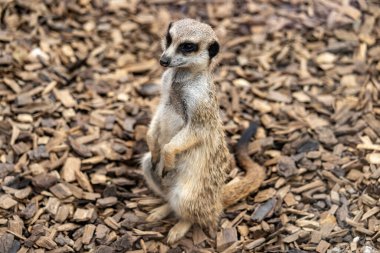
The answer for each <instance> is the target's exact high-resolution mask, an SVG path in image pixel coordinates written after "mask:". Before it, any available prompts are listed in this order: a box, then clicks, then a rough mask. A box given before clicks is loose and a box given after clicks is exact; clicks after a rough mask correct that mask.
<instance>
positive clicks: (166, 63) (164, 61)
mask: <svg viewBox="0 0 380 253" xmlns="http://www.w3.org/2000/svg"><path fill="white" fill-rule="evenodd" d="M160 64H161V66H164V67H167V66H169V64H170V58H168V57H161V59H160Z"/></svg>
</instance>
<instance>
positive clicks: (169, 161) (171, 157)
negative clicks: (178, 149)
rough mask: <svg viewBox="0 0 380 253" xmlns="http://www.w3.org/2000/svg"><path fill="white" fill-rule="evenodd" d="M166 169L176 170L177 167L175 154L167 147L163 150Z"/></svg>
mask: <svg viewBox="0 0 380 253" xmlns="http://www.w3.org/2000/svg"><path fill="white" fill-rule="evenodd" d="M163 156H164V167H165V169H166V170H171V169H174V166H175V154H174V153H173V152H172V151H171V150H170V148H169V147H168V146H167V145H166V146H164V149H163Z"/></svg>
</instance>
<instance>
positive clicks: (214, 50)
mask: <svg viewBox="0 0 380 253" xmlns="http://www.w3.org/2000/svg"><path fill="white" fill-rule="evenodd" d="M218 53H219V43H218V42H216V41H214V42H213V43H211V45H210V46H209V47H208V55H209V56H210V59H212V58H213V57H214V56H215V55H217V54H218Z"/></svg>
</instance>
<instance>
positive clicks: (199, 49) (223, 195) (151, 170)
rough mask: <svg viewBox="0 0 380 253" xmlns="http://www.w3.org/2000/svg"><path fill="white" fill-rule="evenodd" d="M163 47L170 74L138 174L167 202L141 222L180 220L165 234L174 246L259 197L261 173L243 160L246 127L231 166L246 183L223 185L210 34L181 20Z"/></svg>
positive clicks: (223, 151)
mask: <svg viewBox="0 0 380 253" xmlns="http://www.w3.org/2000/svg"><path fill="white" fill-rule="evenodd" d="M162 44H163V50H164V52H163V54H162V56H161V59H160V64H161V65H162V66H164V67H167V68H168V69H167V70H166V71H165V72H164V74H163V76H162V89H161V99H160V103H159V105H158V108H157V111H156V113H155V114H154V116H153V118H152V121H151V123H150V126H149V130H148V132H147V143H148V147H149V151H150V152H148V153H147V154H145V155H144V157H143V159H142V169H143V173H144V177H145V180H146V182H147V184H148V186H149V187H150V188H151V189H152V190H153V191H154V192H155V193H156V194H158V195H160V196H161V197H162V198H164V199H165V200H166V204H164V205H162V206H160V207H158V208H155V209H153V210H152V211H151V213H150V215H149V216H148V217H147V219H146V220H147V221H149V222H153V221H158V220H161V219H163V218H165V217H166V216H168V215H169V214H170V213H171V212H172V211H173V212H174V213H175V214H176V215H177V216H178V217H179V221H178V223H177V224H176V225H174V227H173V228H171V230H170V231H169V234H168V243H170V244H172V243H174V242H176V241H177V240H179V239H180V238H182V237H183V236H184V235H185V234H186V233H187V231H188V230H189V229H190V228H191V226H192V225H193V224H195V223H196V224H199V225H201V226H203V227H211V228H215V227H216V226H217V223H218V220H219V217H220V216H221V214H222V212H223V208H224V207H226V206H229V205H231V204H233V203H235V202H237V201H238V200H240V199H242V198H244V197H246V196H248V195H249V194H250V193H251V192H253V191H255V190H257V189H258V188H259V187H260V185H261V183H262V181H263V180H264V178H265V172H264V170H263V168H262V167H260V166H259V165H258V164H256V163H254V162H253V161H252V160H251V159H250V157H249V155H248V152H247V145H248V142H249V140H250V138H251V137H252V135H254V133H255V132H256V125H251V126H250V127H249V128H248V130H247V131H246V132H245V133H244V134H243V135H242V138H241V139H240V141H239V142H238V145H237V161H238V162H239V164H240V165H241V166H242V167H243V168H244V169H245V170H246V175H245V177H243V178H238V179H235V180H233V181H231V182H230V183H228V184H226V182H225V181H226V178H227V173H228V171H229V169H230V167H231V161H232V157H231V155H230V153H229V151H228V148H227V145H226V141H225V136H224V131H223V126H222V121H221V118H220V116H219V106H218V103H217V99H216V88H215V85H214V83H213V80H212V66H211V65H212V63H213V60H214V57H215V56H216V55H217V54H218V52H219V43H218V40H217V37H216V34H215V32H214V31H213V29H212V28H211V27H210V26H209V25H207V24H204V23H201V22H198V21H196V20H192V19H182V20H179V21H176V22H174V23H170V25H169V27H168V30H167V34H166V37H165V38H164V39H163V43H162Z"/></svg>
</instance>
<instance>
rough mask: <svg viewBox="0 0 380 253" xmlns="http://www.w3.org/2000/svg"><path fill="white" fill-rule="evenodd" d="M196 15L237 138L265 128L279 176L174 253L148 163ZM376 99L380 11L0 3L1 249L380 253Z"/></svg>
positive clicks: (259, 155) (292, 3)
mask: <svg viewBox="0 0 380 253" xmlns="http://www.w3.org/2000/svg"><path fill="white" fill-rule="evenodd" d="M185 16H186V17H193V18H197V19H200V20H203V21H206V22H208V23H209V24H211V25H212V26H213V27H214V28H215V30H216V32H217V34H218V36H219V38H220V42H221V45H222V51H221V53H220V55H219V58H218V61H219V64H218V67H217V70H216V73H215V81H216V85H217V87H218V90H219V92H218V99H219V102H220V104H221V114H222V118H223V121H224V124H225V130H226V135H227V137H226V138H227V141H228V143H229V146H230V147H231V151H233V148H234V146H235V144H236V141H237V139H238V138H239V137H240V134H241V132H242V131H243V130H244V129H245V128H246V127H247V126H248V124H249V122H250V121H252V120H258V121H259V122H260V124H261V125H260V128H259V130H258V133H257V135H256V138H255V139H253V140H252V142H251V143H250V152H251V155H252V158H253V159H255V161H257V162H259V163H260V164H262V165H263V166H265V168H266V172H267V179H266V181H265V183H264V184H263V185H262V187H261V188H260V190H259V192H257V193H255V194H252V195H251V196H250V197H248V198H247V199H245V200H242V201H240V202H239V203H238V204H236V205H234V206H232V207H230V208H228V209H227V210H225V214H224V216H223V217H222V219H221V222H220V226H219V228H218V231H217V233H216V235H210V233H209V232H208V231H207V229H201V228H199V227H197V226H195V227H194V228H193V229H192V230H191V232H190V233H188V235H187V236H186V238H185V239H182V240H181V241H180V242H179V243H178V244H177V245H174V246H169V245H167V243H166V235H167V232H168V230H169V229H170V228H171V226H172V225H173V224H174V223H175V221H176V219H175V217H170V218H168V219H165V220H163V221H162V222H158V223H150V224H147V223H146V222H144V219H145V217H146V216H147V215H148V213H149V211H150V210H151V209H152V208H154V207H156V206H157V205H159V204H160V203H162V200H160V199H159V198H157V197H155V196H154V195H153V193H152V192H151V191H149V190H148V189H147V187H146V185H145V184H144V180H143V178H142V173H141V171H140V169H139V164H138V163H139V162H138V159H139V158H140V157H141V155H142V154H143V153H144V152H146V150H147V146H146V144H145V134H146V131H147V125H148V123H149V121H150V118H151V116H152V112H153V111H154V109H155V107H156V105H157V102H158V100H159V85H160V84H159V80H160V75H161V74H162V71H163V69H162V67H160V66H159V64H158V59H159V56H160V52H161V49H160V47H161V45H160V38H161V37H162V36H163V34H164V33H165V31H166V27H167V25H168V23H169V21H170V20H173V19H177V18H181V17H185ZM379 92H380V3H379V1H378V0H368V1H366V0H356V1H354V0H352V1H350V0H339V1H338V0H331V1H330V0H281V1H280V0H256V1H253V0H251V1H248V0H247V1H191V2H187V1H174V0H146V1H137V0H125V1H124V0H108V1H107V0H93V1H90V0H77V1H74V0H65V1H53V0H0V187H1V189H0V252H12V253H13V252H20V253H25V252H38V253H42V252H55V253H58V252H98V253H100V252H134V253H140V252H172V253H174V252H289V253H302V252H318V253H325V252H331V253H338V252H365V253H372V252H378V251H377V250H376V249H377V248H379V247H380V202H379V198H380V184H379V182H380V121H379V119H380V103H379ZM242 173H243V172H242V171H241V170H240V168H235V169H234V170H232V171H231V173H230V178H234V177H236V176H238V175H240V174H242Z"/></svg>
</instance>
